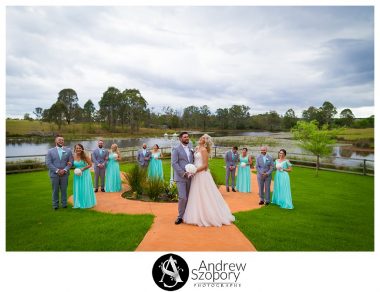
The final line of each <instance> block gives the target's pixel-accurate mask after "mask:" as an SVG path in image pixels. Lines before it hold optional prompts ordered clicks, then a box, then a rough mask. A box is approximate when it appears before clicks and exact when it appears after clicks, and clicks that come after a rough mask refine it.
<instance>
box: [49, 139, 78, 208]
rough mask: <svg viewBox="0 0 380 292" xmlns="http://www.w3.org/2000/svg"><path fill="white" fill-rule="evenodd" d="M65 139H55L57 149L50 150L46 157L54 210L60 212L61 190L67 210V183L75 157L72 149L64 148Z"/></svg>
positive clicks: (63, 203) (64, 206)
mask: <svg viewBox="0 0 380 292" xmlns="http://www.w3.org/2000/svg"><path fill="white" fill-rule="evenodd" d="M63 144H64V139H63V137H62V136H60V135H58V136H57V137H56V138H55V147H54V148H51V149H49V151H48V153H47V155H46V165H47V167H48V169H49V176H50V181H51V186H52V189H53V192H52V201H53V208H54V210H58V204H59V190H61V204H62V208H67V183H68V180H69V174H70V167H71V165H72V164H73V155H72V154H71V150H70V148H65V147H63Z"/></svg>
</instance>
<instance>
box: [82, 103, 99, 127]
mask: <svg viewBox="0 0 380 292" xmlns="http://www.w3.org/2000/svg"><path fill="white" fill-rule="evenodd" d="M95 111H96V109H95V105H94V103H93V102H92V100H91V99H89V100H87V101H86V103H85V104H84V106H83V117H84V120H85V121H86V122H92V121H93V120H94V117H95Z"/></svg>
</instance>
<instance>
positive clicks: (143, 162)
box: [136, 149, 152, 166]
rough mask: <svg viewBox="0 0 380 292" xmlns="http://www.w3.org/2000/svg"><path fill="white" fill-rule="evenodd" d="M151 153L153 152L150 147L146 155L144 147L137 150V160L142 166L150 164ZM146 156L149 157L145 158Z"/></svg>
mask: <svg viewBox="0 0 380 292" xmlns="http://www.w3.org/2000/svg"><path fill="white" fill-rule="evenodd" d="M151 155H152V153H151V152H150V151H149V150H148V149H146V151H145V155H144V152H143V149H140V150H139V151H138V152H137V157H136V159H137V162H138V163H139V164H140V166H148V164H149V160H150V156H151ZM145 158H149V159H147V160H145Z"/></svg>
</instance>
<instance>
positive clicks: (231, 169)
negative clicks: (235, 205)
mask: <svg viewBox="0 0 380 292" xmlns="http://www.w3.org/2000/svg"><path fill="white" fill-rule="evenodd" d="M237 151H238V148H237V146H234V147H232V150H229V151H227V152H226V154H225V155H224V161H225V162H226V189H227V192H229V191H230V187H229V185H230V183H229V181H230V176H231V187H232V191H233V192H236V191H235V174H236V166H237V164H238V163H239V153H237Z"/></svg>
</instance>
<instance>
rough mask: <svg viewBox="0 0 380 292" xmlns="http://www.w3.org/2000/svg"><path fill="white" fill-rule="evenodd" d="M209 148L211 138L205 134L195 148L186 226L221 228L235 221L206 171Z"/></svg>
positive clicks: (184, 217)
mask: <svg viewBox="0 0 380 292" xmlns="http://www.w3.org/2000/svg"><path fill="white" fill-rule="evenodd" d="M211 146H212V141H211V137H210V136H209V135H207V134H205V135H203V136H202V137H201V138H200V139H199V142H198V146H197V147H196V148H195V154H194V165H195V166H196V167H197V172H196V174H195V175H194V177H193V178H192V180H191V187H190V192H189V199H188V202H187V206H186V210H185V214H184V216H183V220H184V221H185V223H188V224H195V225H198V226H222V225H223V224H224V225H230V224H231V222H233V221H235V217H234V216H233V215H232V214H231V211H230V209H229V208H228V206H227V204H226V202H225V201H224V199H223V197H222V195H221V193H220V192H219V190H218V188H217V186H216V185H215V182H214V180H213V178H212V176H211V173H210V171H209V169H208V156H209V153H210V151H211Z"/></svg>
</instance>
